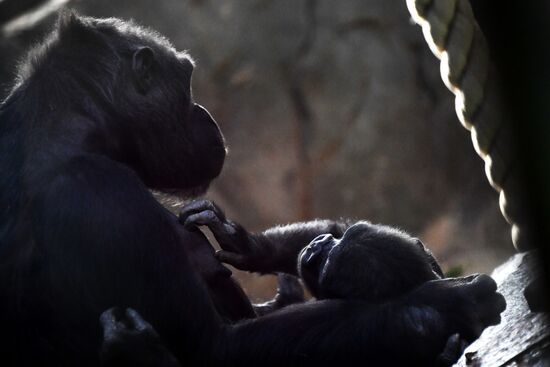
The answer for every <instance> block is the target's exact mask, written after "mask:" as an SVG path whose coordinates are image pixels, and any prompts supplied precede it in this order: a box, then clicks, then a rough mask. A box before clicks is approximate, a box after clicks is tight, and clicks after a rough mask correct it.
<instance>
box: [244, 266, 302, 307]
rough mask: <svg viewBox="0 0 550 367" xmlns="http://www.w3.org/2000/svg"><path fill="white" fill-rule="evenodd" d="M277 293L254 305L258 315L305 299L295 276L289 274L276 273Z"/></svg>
mask: <svg viewBox="0 0 550 367" xmlns="http://www.w3.org/2000/svg"><path fill="white" fill-rule="evenodd" d="M277 281H278V287H277V294H276V295H275V298H273V299H272V300H270V301H267V302H264V303H259V304H255V305H254V311H256V314H257V315H258V316H263V315H267V314H270V313H272V312H274V311H277V310H280V309H281V308H283V307H286V306H289V305H292V304H295V303H302V302H304V301H305V297H304V289H303V288H302V285H301V284H300V281H299V280H298V278H297V277H295V276H294V275H290V274H285V273H279V274H277Z"/></svg>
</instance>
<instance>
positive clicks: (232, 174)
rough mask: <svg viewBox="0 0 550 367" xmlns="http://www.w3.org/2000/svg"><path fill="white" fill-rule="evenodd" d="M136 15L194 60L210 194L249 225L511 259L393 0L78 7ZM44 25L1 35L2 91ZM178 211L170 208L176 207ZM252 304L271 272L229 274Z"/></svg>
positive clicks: (123, 0)
mask: <svg viewBox="0 0 550 367" xmlns="http://www.w3.org/2000/svg"><path fill="white" fill-rule="evenodd" d="M71 6H72V7H73V8H76V9H77V10H78V11H80V12H81V13H82V14H85V15H92V16H101V17H111V16H113V17H120V18H125V19H134V20H135V21H136V22H137V23H139V24H142V25H145V26H149V27H152V28H154V29H156V30H158V31H159V32H160V33H162V34H164V35H166V36H167V37H168V38H169V39H170V40H171V41H172V42H173V43H174V45H175V46H176V48H178V49H187V50H189V52H190V53H191V55H192V56H193V57H194V58H195V60H196V62H197V68H196V69H195V73H194V76H193V88H194V92H193V93H194V96H195V99H196V101H197V102H199V103H201V104H203V105H205V106H206V107H207V108H208V109H209V110H210V111H211V112H212V114H213V115H214V117H215V118H216V119H217V120H218V122H219V124H220V126H221V128H222V130H223V131H224V134H225V137H226V140H227V142H228V145H229V149H230V154H229V156H228V159H227V163H226V166H225V168H224V171H223V173H222V175H221V177H220V178H219V179H218V180H217V181H216V183H215V184H214V185H213V186H212V189H211V190H210V192H209V194H208V197H210V198H211V199H214V200H215V201H216V202H218V203H219V204H220V205H221V206H222V207H223V208H224V209H225V210H226V213H227V215H228V217H230V218H231V219H233V220H235V221H237V222H240V223H242V224H243V225H244V226H245V227H247V228H248V229H249V230H252V231H259V230H263V229H265V228H268V227H270V226H273V225H275V224H281V223H288V222H293V221H299V220H307V219H311V218H339V217H352V218H357V219H368V220H370V221H373V222H381V223H385V224H389V225H393V226H397V227H400V228H402V229H404V230H406V231H408V232H410V233H412V234H414V235H417V236H419V237H420V238H421V239H422V240H423V241H424V243H425V244H427V245H428V246H429V247H430V248H431V249H432V250H433V251H434V252H435V253H436V255H437V256H438V258H439V259H440V260H441V261H442V263H443V265H444V268H445V269H447V270H449V269H455V270H457V269H460V268H461V269H462V270H463V272H464V273H470V272H488V271H490V270H491V269H492V268H494V267H495V266H496V265H497V264H498V263H500V262H502V261H503V260H504V259H505V258H506V257H508V256H509V255H510V254H512V253H513V247H512V244H511V241H510V238H509V229H508V226H507V224H506V222H505V221H504V219H503V218H502V217H501V215H500V212H499V210H498V202H497V201H498V200H497V195H496V193H495V192H493V191H492V189H491V188H490V186H489V185H488V184H487V182H486V179H485V176H484V173H483V162H482V161H481V159H479V158H478V157H477V155H476V154H475V153H474V151H473V148H472V146H471V142H470V138H469V134H468V133H467V131H466V130H464V129H463V128H462V127H461V126H460V124H459V123H458V121H457V119H456V116H455V114H454V104H453V99H452V96H451V93H450V92H448V91H447V90H446V89H445V87H444V86H443V84H442V83H441V80H440V78H439V67H438V62H437V61H436V59H435V57H434V56H433V55H432V54H431V53H430V52H429V50H428V48H427V46H426V45H425V43H424V41H423V39H422V35H421V31H420V28H419V27H417V26H415V25H413V24H412V23H411V21H410V17H409V14H408V12H407V9H406V7H405V1H404V0H400V1H387V0H347V1H340V2H335V1H328V0H278V1H275V0H187V1H182V0H80V1H72V2H71ZM51 18H52V17H50V19H48V21H46V22H44V23H43V24H41V25H40V26H39V27H37V28H34V29H33V31H24V32H21V33H19V34H17V35H16V37H14V38H11V39H6V38H4V39H1V40H0V95H1V96H2V97H4V96H5V94H6V92H7V91H8V90H9V87H10V83H11V78H12V77H13V75H14V74H13V73H14V71H15V65H16V61H17V60H18V59H19V58H20V57H21V55H22V52H23V50H24V49H25V48H27V47H28V46H29V45H30V44H32V43H33V42H36V41H39V40H40V38H41V36H42V35H43V34H44V32H45V31H46V30H47V29H48V27H49V26H50V24H51ZM173 209H174V210H177V208H173ZM236 274H237V276H238V277H239V279H240V280H241V281H242V283H243V285H244V288H245V289H246V291H247V292H248V293H249V294H250V295H251V297H252V298H253V299H254V300H262V299H265V298H268V297H270V296H271V295H272V294H273V292H274V287H275V285H274V279H273V277H259V276H255V275H251V274H247V273H242V272H237V271H236Z"/></svg>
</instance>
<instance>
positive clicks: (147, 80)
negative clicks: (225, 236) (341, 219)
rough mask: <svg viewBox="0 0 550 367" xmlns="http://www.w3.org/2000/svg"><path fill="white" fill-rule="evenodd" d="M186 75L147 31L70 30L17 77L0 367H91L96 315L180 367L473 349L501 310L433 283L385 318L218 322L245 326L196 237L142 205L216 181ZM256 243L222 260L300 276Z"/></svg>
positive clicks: (292, 312) (3, 236)
mask: <svg viewBox="0 0 550 367" xmlns="http://www.w3.org/2000/svg"><path fill="white" fill-rule="evenodd" d="M192 68H193V65H192V62H191V61H190V60H189V58H188V56H187V55H186V54H184V53H179V52H177V51H176V50H174V48H173V47H172V46H171V45H170V44H169V43H168V42H167V41H166V40H165V39H163V38H162V37H160V36H158V35H156V34H154V33H153V32H150V31H147V30H144V29H142V28H139V27H136V26H134V25H132V24H129V23H126V22H123V21H120V20H117V19H94V18H84V17H77V16H75V15H68V16H64V17H62V19H61V21H60V24H59V27H58V28H57V29H56V30H55V31H54V32H53V33H52V35H51V36H50V37H49V38H48V39H47V40H46V41H45V42H44V43H43V44H42V45H41V46H40V47H38V48H37V49H35V50H33V51H32V52H31V53H30V55H29V57H28V59H27V61H26V62H25V63H24V64H23V66H22V68H21V69H20V71H19V76H18V79H17V82H16V85H15V87H14V88H13V90H12V91H11V93H10V95H9V97H8V98H7V99H6V100H5V101H4V102H3V103H2V105H1V107H0V172H1V174H0V292H1V294H0V299H1V302H0V307H1V309H0V317H1V318H2V319H1V320H0V322H1V325H2V331H3V334H2V335H3V336H7V337H6V338H3V339H5V340H3V341H2V343H0V348H1V350H0V356H1V357H0V358H2V359H3V360H2V361H1V362H2V363H1V364H2V365H3V366H12V365H17V366H36V365H56V366H96V365H97V364H98V363H99V357H98V350H99V344H100V341H101V338H102V333H101V328H100V325H99V322H98V319H99V315H100V314H101V313H102V312H103V311H104V310H106V309H108V308H111V307H113V306H118V307H120V308H121V309H126V308H128V307H132V308H134V309H135V310H136V311H137V312H139V313H140V314H141V315H142V316H143V318H144V319H145V320H147V321H148V322H149V323H150V324H151V325H152V326H153V327H154V329H155V330H156V331H157V332H158V335H159V337H160V339H161V340H162V341H163V342H164V343H165V345H166V347H167V349H168V350H169V351H170V352H171V353H173V354H174V356H175V357H176V358H177V359H178V360H179V361H181V362H183V363H182V364H184V365H227V366H236V365H239V366H242V365H262V366H266V365H293V364H298V363H300V364H302V365H319V364H320V363H331V362H338V363H342V362H343V361H358V360H361V361H366V363H367V362H372V363H373V364H376V363H382V362H383V363H386V364H387V363H391V362H396V363H397V362H399V361H400V360H406V361H408V362H410V363H419V364H421V363H423V362H424V361H430V360H432V358H433V355H435V354H436V353H438V351H439V350H441V348H442V345H443V344H444V343H445V341H446V340H447V338H448V337H449V336H450V335H452V334H455V333H460V334H461V335H465V336H466V335H467V336H468V337H469V338H475V337H477V336H478V335H479V333H480V332H481V331H482V330H483V328H484V327H486V326H487V325H490V324H493V323H495V322H497V321H498V317H499V314H500V312H501V311H502V309H503V300H502V297H501V296H500V295H498V294H497V293H496V292H495V284H494V282H492V281H491V280H490V279H487V278H485V277H477V278H472V279H468V280H436V281H431V282H428V283H426V284H425V285H423V286H421V287H419V288H418V289H416V290H414V291H413V292H410V293H409V294H408V295H407V296H406V297H403V298H401V299H400V300H399V301H396V302H390V303H388V304H386V305H384V307H379V306H376V305H372V306H368V307H366V306H365V303H364V302H358V301H342V300H323V301H317V302H312V303H308V304H304V305H297V306H295V307H291V308H287V309H283V310H280V311H278V312H275V313H272V314H270V315H267V316H264V317H261V318H255V319H249V320H247V321H244V322H238V323H235V324H229V323H226V322H224V318H228V319H230V320H235V319H237V318H239V317H240V316H242V317H247V315H252V314H253V313H252V309H251V305H250V302H249V301H248V300H247V299H246V297H245V296H244V293H243V292H242V290H241V289H240V288H239V287H238V286H237V285H236V284H235V283H234V282H233V280H232V279H231V278H230V277H229V276H228V273H227V272H226V271H224V270H223V269H222V268H221V267H220V266H219V264H217V263H216V262H214V261H213V260H214V259H213V258H211V257H210V256H211V255H208V254H207V253H202V252H201V253H200V255H197V252H194V251H193V248H194V247H195V246H198V247H200V245H201V243H206V241H207V239H206V238H205V237H204V236H202V235H201V234H200V233H199V232H197V231H189V230H186V229H185V228H183V227H182V226H181V225H180V224H179V223H178V220H177V218H176V217H175V216H173V215H172V214H171V213H170V212H168V211H167V210H166V209H165V208H163V207H162V206H161V205H160V204H159V203H158V202H157V201H156V200H155V199H154V198H153V196H152V195H151V193H150V192H149V190H148V189H149V188H156V189H161V190H170V191H179V192H185V193H187V194H188V195H195V194H197V193H200V192H204V190H205V189H206V187H207V186H208V183H209V182H210V181H211V180H212V179H214V178H215V177H216V176H217V175H218V174H219V173H220V170H221V169H222V166H223V162H224V158H225V147H224V142H223V138H222V136H221V133H220V131H219V129H218V127H217V125H216V123H215V122H214V121H213V119H212V118H211V117H210V115H209V114H208V112H207V111H206V110H205V109H204V108H202V107H201V106H199V105H197V104H195V103H193V101H192V99H191V93H190V78H191V70H192ZM333 225H334V224H332V223H329V222H322V223H320V222H318V223H313V224H303V225H296V226H295V227H293V228H294V229H295V230H296V231H298V232H299V234H298V235H297V234H296V233H294V234H292V233H291V234H290V236H289V238H294V239H295V238H296V237H297V236H298V237H300V238H301V240H300V241H299V242H301V243H308V242H309V241H311V240H312V239H313V238H315V237H316V236H317V235H319V234H321V233H326V232H329V231H330V230H329V229H330V228H331V227H332V226H333ZM336 226H338V225H336ZM242 233H243V232H239V233H237V235H241V234H242ZM260 237H261V238H262V239H263V240H265V241H264V242H261V241H259V240H258V241H257V242H255V244H256V245H258V247H257V249H255V251H254V252H251V253H246V254H245V253H243V254H235V253H227V252H226V253H222V254H221V255H220V256H221V257H222V258H225V259H227V260H230V259H235V264H239V265H240V266H242V267H244V268H246V267H249V265H250V264H256V265H258V270H261V271H264V272H275V271H284V270H285V269H287V268H288V269H294V272H295V269H296V266H297V264H296V258H297V254H298V251H299V249H298V248H297V247H293V246H291V245H289V243H287V241H285V238H286V237H285V235H284V233H282V232H281V231H279V230H275V231H274V232H271V233H265V234H263V235H262V236H260ZM260 237H257V238H258V239H259V238H260ZM243 243H244V242H243ZM272 243H277V244H280V245H281V247H274V246H272V245H271V244H272ZM264 245H265V246H264ZM285 245H289V246H285ZM228 249H229V248H226V250H228ZM234 249H235V250H236V248H234ZM240 249H243V248H242V247H241V248H240ZM256 250H257V251H256ZM259 254H262V255H263V254H267V255H268V256H265V257H264V256H258V255H259ZM203 255H205V256H206V261H205V259H204V258H198V256H203ZM249 255H252V256H249ZM251 259H252V260H254V262H250V263H248V262H247V261H248V260H251ZM258 260H261V261H258ZM204 264H211V265H206V266H207V267H208V266H212V268H209V269H200V267H201V266H204ZM250 269H252V267H250ZM213 274H214V276H212V275H213ZM472 303H475V304H476V305H477V307H475V308H472V307H471V305H472ZM225 305H231V307H230V309H225V308H224V306H225ZM220 310H224V311H220ZM235 310H236V311H235ZM237 311H238V312H237ZM233 312H234V313H235V314H237V313H238V314H240V316H239V317H238V316H236V315H235V314H233ZM220 313H223V314H222V315H221V316H220ZM411 339H412V340H413V342H412V343H401V342H400V341H402V340H411ZM413 351H414V353H413ZM140 352H141V353H144V351H143V350H136V353H140ZM409 356H414V358H409ZM388 359H390V361H388ZM410 363H409V364H410Z"/></svg>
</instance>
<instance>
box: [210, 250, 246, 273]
mask: <svg viewBox="0 0 550 367" xmlns="http://www.w3.org/2000/svg"><path fill="white" fill-rule="evenodd" d="M215 256H216V258H217V259H218V260H219V261H221V262H222V263H226V264H229V265H232V266H234V267H236V268H237V269H239V270H248V269H246V266H245V259H244V256H243V255H240V254H236V253H234V252H229V251H224V250H219V251H216V254H215Z"/></svg>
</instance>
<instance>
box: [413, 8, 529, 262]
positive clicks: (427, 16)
mask: <svg viewBox="0 0 550 367" xmlns="http://www.w3.org/2000/svg"><path fill="white" fill-rule="evenodd" d="M407 7H408V9H409V12H410V13H411V16H412V18H413V20H414V21H415V22H416V23H418V24H419V25H420V26H421V27H422V31H423V33H424V38H425V39H426V42H427V43H428V45H429V47H430V49H431V51H432V52H433V53H434V54H435V55H436V56H437V57H438V58H439V59H440V61H441V68H440V70H441V78H442V80H443V82H444V83H445V85H446V86H447V88H449V90H451V91H452V92H453V93H454V95H455V109H456V114H457V116H458V119H459V120H460V122H461V123H462V125H463V126H464V127H465V128H466V129H468V130H469V131H470V133H471V138H472V143H473V145H474V149H475V151H476V152H477V154H478V155H479V156H480V157H481V158H483V160H484V161H485V173H486V175H487V178H488V180H489V183H490V184H491V186H492V187H493V188H494V189H495V190H497V191H498V192H499V203H500V209H501V212H502V214H503V215H504V217H505V218H506V220H507V221H508V223H510V225H511V226H512V240H513V242H514V246H515V247H516V248H517V249H518V250H519V251H524V250H527V249H529V248H531V247H532V244H531V243H530V241H529V239H528V237H529V236H528V235H527V232H528V230H527V214H526V211H525V210H524V206H525V205H524V203H523V201H522V200H521V199H520V197H521V195H520V190H519V186H520V185H519V184H518V182H519V175H518V170H517V163H516V160H517V149H516V146H515V144H514V140H513V133H512V127H511V124H510V122H509V121H508V120H507V116H505V114H504V113H503V111H504V106H503V105H502V103H501V99H500V96H499V88H498V81H497V78H496V74H495V72H494V70H493V69H492V67H491V63H490V59H489V51H488V47H487V44H486V40H485V37H484V36H483V33H482V32H481V29H480V28H479V26H478V24H477V22H476V20H475V18H474V14H473V12H472V8H471V6H470V3H469V1H468V0H407Z"/></svg>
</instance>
